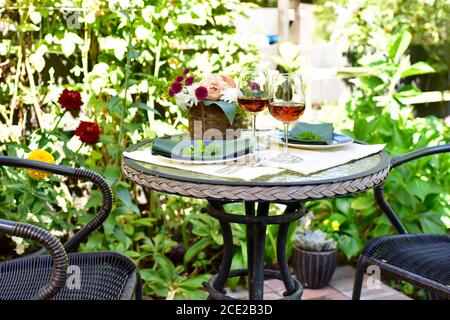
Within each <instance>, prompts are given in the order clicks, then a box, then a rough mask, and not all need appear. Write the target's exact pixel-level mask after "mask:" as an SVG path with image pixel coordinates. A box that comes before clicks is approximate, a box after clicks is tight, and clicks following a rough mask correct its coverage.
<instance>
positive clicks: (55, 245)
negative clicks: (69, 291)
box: [0, 219, 68, 300]
mask: <svg viewBox="0 0 450 320" xmlns="http://www.w3.org/2000/svg"><path fill="white" fill-rule="evenodd" d="M0 232H3V233H7V234H10V235H12V236H16V237H20V238H26V239H30V240H37V241H38V242H39V243H40V244H41V245H42V246H43V247H45V248H46V249H47V251H48V252H49V253H50V255H51V257H52V259H53V270H52V275H51V277H50V281H49V283H48V284H47V285H46V286H45V287H42V288H41V289H39V292H38V293H37V294H36V296H35V297H34V298H35V299H38V300H49V299H51V298H53V296H55V295H56V294H57V293H58V292H59V291H60V290H61V289H62V288H63V287H64V285H65V283H66V278H67V267H68V260H67V254H66V251H65V250H64V247H63V245H62V244H61V242H59V240H58V239H57V238H55V237H54V236H52V235H51V234H50V233H48V232H47V231H45V230H43V229H41V228H39V227H36V226H33V225H30V224H26V223H21V222H11V221H8V220H3V219H0Z"/></svg>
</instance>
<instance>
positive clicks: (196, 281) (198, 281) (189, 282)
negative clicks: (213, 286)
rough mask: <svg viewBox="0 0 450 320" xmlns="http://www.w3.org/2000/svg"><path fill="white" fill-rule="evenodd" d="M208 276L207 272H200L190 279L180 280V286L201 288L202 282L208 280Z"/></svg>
mask: <svg viewBox="0 0 450 320" xmlns="http://www.w3.org/2000/svg"><path fill="white" fill-rule="evenodd" d="M209 278H210V275H209V274H202V275H199V276H195V277H193V278H190V279H186V280H182V281H181V283H180V286H182V287H185V288H202V286H203V285H202V283H203V282H204V281H208V280H209Z"/></svg>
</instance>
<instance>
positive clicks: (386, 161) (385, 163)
mask: <svg viewBox="0 0 450 320" xmlns="http://www.w3.org/2000/svg"><path fill="white" fill-rule="evenodd" d="M182 135H183V134H178V135H174V136H182ZM151 141H152V139H150V140H144V141H141V142H139V143H136V144H134V145H132V146H130V147H128V148H126V149H125V151H126V152H133V151H136V150H137V149H138V148H140V147H141V146H143V145H145V144H148V143H150V142H151ZM355 142H356V143H361V144H366V143H365V142H362V141H358V140H355ZM377 155H378V156H380V162H379V163H378V164H377V165H376V166H374V167H373V168H370V169H368V170H366V171H365V172H362V173H356V174H350V175H346V176H344V177H338V178H325V179H320V180H311V181H309V180H306V181H298V182H277V183H276V184H277V186H280V187H287V186H294V187H298V186H308V185H313V184H314V185H320V184H328V183H335V182H343V181H347V180H351V179H358V178H363V177H366V176H368V175H372V174H375V173H378V172H379V171H382V170H383V169H385V168H389V167H390V157H389V155H388V154H387V153H386V152H385V151H383V150H382V151H380V152H378V153H377ZM122 162H125V163H126V164H127V165H128V166H129V167H131V168H133V169H135V170H137V171H142V172H145V173H147V174H149V175H153V176H157V177H162V178H166V179H168V180H178V181H183V182H186V183H193V182H192V179H187V178H185V177H184V176H183V175H173V174H168V173H164V172H158V171H157V170H148V169H147V168H145V167H143V166H142V165H141V164H139V162H140V161H135V160H132V159H130V158H127V157H125V156H123V155H122ZM195 180H196V181H195V183H197V184H212V185H223V186H239V187H241V186H242V187H244V186H247V187H272V186H273V184H272V183H270V182H256V181H225V180H218V181H214V180H212V181H211V180H209V179H205V178H196V179H195Z"/></svg>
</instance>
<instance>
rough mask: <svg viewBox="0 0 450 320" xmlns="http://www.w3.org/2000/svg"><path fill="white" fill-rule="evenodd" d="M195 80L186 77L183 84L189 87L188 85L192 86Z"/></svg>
mask: <svg viewBox="0 0 450 320" xmlns="http://www.w3.org/2000/svg"><path fill="white" fill-rule="evenodd" d="M194 81H195V79H194V77H193V76H190V77H188V78H187V79H186V80H185V81H184V83H186V85H187V86H188V87H189V86H190V85H192V84H193V83H194Z"/></svg>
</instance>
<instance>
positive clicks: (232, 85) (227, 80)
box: [220, 74, 237, 88]
mask: <svg viewBox="0 0 450 320" xmlns="http://www.w3.org/2000/svg"><path fill="white" fill-rule="evenodd" d="M220 77H222V80H223V81H224V82H225V83H226V84H227V85H228V88H236V87H237V86H236V82H234V80H233V78H231V77H229V76H226V75H224V74H221V75H220Z"/></svg>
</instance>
